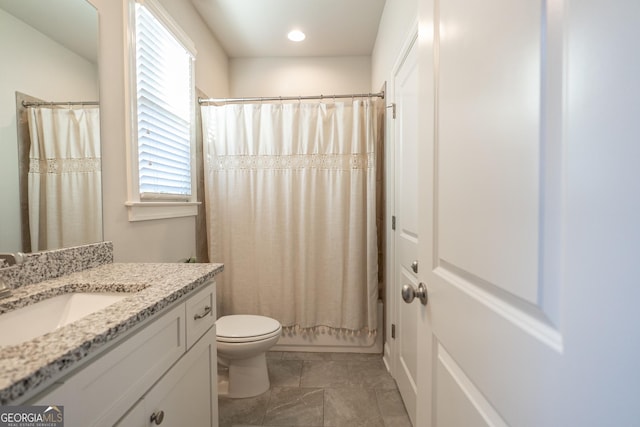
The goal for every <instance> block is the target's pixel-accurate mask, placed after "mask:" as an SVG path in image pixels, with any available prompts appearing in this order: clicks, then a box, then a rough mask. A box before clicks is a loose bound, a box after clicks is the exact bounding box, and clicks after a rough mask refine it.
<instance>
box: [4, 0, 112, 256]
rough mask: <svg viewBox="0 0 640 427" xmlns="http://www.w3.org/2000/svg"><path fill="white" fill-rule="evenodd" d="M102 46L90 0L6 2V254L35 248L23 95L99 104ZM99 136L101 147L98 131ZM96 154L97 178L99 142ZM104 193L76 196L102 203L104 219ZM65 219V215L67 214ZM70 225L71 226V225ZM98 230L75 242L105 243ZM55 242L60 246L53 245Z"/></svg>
mask: <svg viewBox="0 0 640 427" xmlns="http://www.w3.org/2000/svg"><path fill="white" fill-rule="evenodd" d="M97 48H98V13H97V11H96V9H95V8H94V7H93V6H92V5H91V4H90V3H88V2H87V1H86V0H47V1H42V0H19V1H16V0H0V58H2V63H3V67H2V68H3V69H2V74H3V77H2V79H0V252H29V251H30V248H29V245H25V244H24V238H23V232H22V230H23V228H24V227H23V226H27V225H26V224H23V222H24V221H23V219H24V218H25V214H24V212H22V211H23V210H24V209H22V208H21V200H23V208H24V201H26V200H28V198H27V196H26V195H24V194H22V195H21V190H20V189H21V187H22V190H24V189H25V188H27V186H26V185H25V183H24V181H25V177H24V175H25V173H24V172H23V173H22V176H23V179H22V181H23V183H22V186H21V178H20V177H21V174H20V166H19V152H20V151H22V152H23V154H24V153H25V152H26V153H28V149H27V151H25V149H24V147H20V146H19V142H18V136H19V134H20V130H19V128H20V127H21V126H22V128H23V130H24V129H27V131H26V133H27V136H28V133H29V132H28V127H27V125H26V123H24V122H23V123H22V124H21V118H20V116H19V113H18V112H17V110H18V108H17V105H16V100H17V97H18V96H23V95H27V99H39V100H43V101H46V102H62V103H68V102H76V101H82V102H86V101H90V102H91V101H92V102H95V101H98V100H99V98H98V95H99V90H98V88H99V84H98V61H97V56H98V55H97V51H98V49H97ZM58 108H65V107H58ZM66 108H69V109H72V108H73V109H76V108H77V107H75V106H74V107H71V106H68V107H66ZM79 108H82V107H79ZM94 108H95V107H94ZM22 120H23V121H24V120H25V118H24V117H23V118H22ZM98 127H99V126H98ZM20 139H21V140H22V139H23V138H22V137H21V138H20ZM97 139H98V141H97V143H98V144H99V130H98V131H97ZM96 155H97V156H98V159H97V162H98V163H97V174H98V176H99V174H100V172H99V171H100V169H99V168H100V164H99V156H100V150H99V145H98V150H97V154H96ZM22 157H24V155H23V156H22ZM28 157H29V156H28V155H27V159H23V169H24V168H25V164H26V167H27V168H28V167H29V159H28ZM47 157H49V156H48V155H47ZM32 169H33V168H32ZM26 171H28V169H26ZM44 187H45V188H46V189H43V188H41V189H40V193H41V198H43V197H50V194H46V193H44V192H46V191H48V189H49V188H50V187H49V186H48V184H47V185H45V186H44ZM94 188H96V187H94ZM100 188H101V186H99V185H98V187H97V190H96V191H92V193H93V194H89V195H83V194H81V193H79V192H77V191H75V192H73V197H72V198H74V199H76V200H84V199H93V200H97V206H99V211H98V212H97V213H96V214H95V215H97V216H98V217H99V218H101V217H102V215H101V214H102V206H101V200H102V196H101V190H100ZM63 189H64V192H66V193H67V194H64V192H63V194H64V196H65V197H68V196H69V195H70V193H71V191H72V189H70V188H68V187H67V186H63ZM67 189H68V191H67ZM95 193H98V194H95ZM32 194H33V193H32ZM45 194H46V195H45ZM56 197H58V196H56ZM25 212H26V211H25ZM29 216H31V214H30V213H27V214H26V217H27V218H28V217H29ZM64 216H65V215H64V212H62V215H61V217H64ZM68 222H69V223H71V224H73V221H68ZM98 228H99V229H98V232H97V233H94V234H93V235H92V237H90V238H89V240H91V241H79V242H75V241H74V244H84V243H95V242H96V241H101V240H102V222H101V219H100V223H99V227H98ZM27 230H28V229H27ZM28 235H29V234H27V236H28ZM51 245H54V246H53V247H49V246H51ZM51 245H47V247H46V249H56V248H57V247H56V246H55V243H52V244H51ZM60 246H69V245H66V244H65V245H60ZM60 246H58V247H60ZM40 249H42V248H40ZM33 250H34V251H36V250H39V249H38V248H34V249H33Z"/></svg>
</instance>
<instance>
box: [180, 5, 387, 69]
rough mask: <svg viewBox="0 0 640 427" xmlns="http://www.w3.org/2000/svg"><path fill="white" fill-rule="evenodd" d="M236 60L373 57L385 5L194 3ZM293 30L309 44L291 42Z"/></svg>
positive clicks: (223, 45)
mask: <svg viewBox="0 0 640 427" xmlns="http://www.w3.org/2000/svg"><path fill="white" fill-rule="evenodd" d="M191 2H192V3H193V5H194V6H195V7H196V9H197V10H198V11H199V13H200V15H201V16H202V18H203V19H204V21H205V22H206V23H207V25H208V26H209V28H210V29H211V31H212V32H213V34H214V35H215V36H216V38H217V39H218V41H219V42H220V43H221V44H222V47H223V49H224V50H225V51H226V52H227V55H229V56H230V57H232V58H237V57H282V56H359V55H364V56H368V55H371V51H372V50H373V45H374V43H375V39H376V35H377V32H378V24H379V22H380V16H381V15H382V10H383V8H384V3H385V0H191ZM292 29H300V30H302V31H303V32H304V33H305V34H306V36H307V38H306V39H305V40H304V41H303V42H300V43H295V42H291V41H289V40H288V39H287V33H288V32H289V31H290V30H292Z"/></svg>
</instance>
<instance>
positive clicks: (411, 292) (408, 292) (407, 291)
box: [402, 283, 429, 305]
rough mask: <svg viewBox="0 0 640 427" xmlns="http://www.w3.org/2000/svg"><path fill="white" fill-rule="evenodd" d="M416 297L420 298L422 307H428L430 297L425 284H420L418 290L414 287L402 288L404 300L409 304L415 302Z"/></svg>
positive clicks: (405, 286) (406, 286)
mask: <svg viewBox="0 0 640 427" xmlns="http://www.w3.org/2000/svg"><path fill="white" fill-rule="evenodd" d="M415 297H418V299H419V300H420V302H421V303H422V305H427V302H428V300H429V297H428V296H427V287H426V285H425V284H424V283H420V284H419V285H418V289H416V287H415V286H413V285H404V286H403V287H402V299H403V300H404V302H406V303H407V304H409V303H411V302H413V300H414V299H415Z"/></svg>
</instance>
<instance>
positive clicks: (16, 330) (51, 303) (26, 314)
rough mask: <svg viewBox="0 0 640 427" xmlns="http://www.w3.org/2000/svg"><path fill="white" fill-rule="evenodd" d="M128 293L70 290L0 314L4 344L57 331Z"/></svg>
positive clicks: (20, 341)
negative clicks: (74, 291) (72, 291)
mask: <svg viewBox="0 0 640 427" xmlns="http://www.w3.org/2000/svg"><path fill="white" fill-rule="evenodd" d="M129 295H131V294H127V293H122V292H120V293H116V292H113V293H69V294H63V295H58V296H55V297H51V298H48V299H45V300H42V301H39V302H37V303H35V304H31V305H28V306H25V307H21V308H18V309H16V310H13V311H10V312H8V313H4V314H0V331H1V333H0V346H3V345H16V344H20V343H23V342H25V341H29V340H31V339H33V338H36V337H39V336H41V335H44V334H46V333H47V332H52V331H55V330H56V329H57V328H60V327H62V326H64V325H68V324H69V323H71V322H75V321H76V320H78V319H81V318H83V317H85V316H88V315H89V314H91V313H95V312H96V311H98V310H101V309H103V308H105V307H107V306H109V305H111V304H114V303H116V302H118V301H120V300H122V299H124V298H126V297H128V296H129Z"/></svg>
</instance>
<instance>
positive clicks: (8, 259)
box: [0, 252, 24, 266]
mask: <svg viewBox="0 0 640 427" xmlns="http://www.w3.org/2000/svg"><path fill="white" fill-rule="evenodd" d="M0 260H2V261H4V264H5V265H7V266H12V265H20V264H22V263H23V262H24V254H23V253H22V252H16V253H14V254H12V253H4V254H3V253H0Z"/></svg>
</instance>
